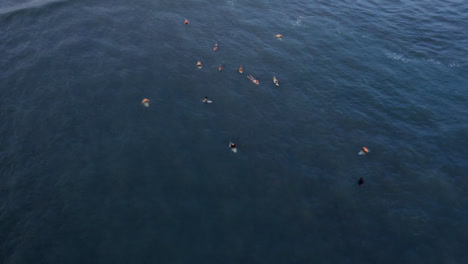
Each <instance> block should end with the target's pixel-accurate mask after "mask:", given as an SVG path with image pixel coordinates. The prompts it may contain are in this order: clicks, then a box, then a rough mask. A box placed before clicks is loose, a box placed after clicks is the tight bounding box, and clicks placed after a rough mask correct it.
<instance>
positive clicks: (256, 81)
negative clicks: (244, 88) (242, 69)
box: [247, 75, 260, 85]
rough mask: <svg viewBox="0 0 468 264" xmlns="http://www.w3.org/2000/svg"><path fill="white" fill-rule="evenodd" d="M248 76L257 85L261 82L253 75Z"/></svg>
mask: <svg viewBox="0 0 468 264" xmlns="http://www.w3.org/2000/svg"><path fill="white" fill-rule="evenodd" d="M247 78H249V80H250V81H252V82H253V83H255V84H256V85H259V84H260V82H259V81H258V80H256V79H255V78H254V77H253V76H252V75H249V76H247Z"/></svg>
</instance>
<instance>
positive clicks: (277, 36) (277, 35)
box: [275, 34, 283, 39]
mask: <svg viewBox="0 0 468 264" xmlns="http://www.w3.org/2000/svg"><path fill="white" fill-rule="evenodd" d="M282 37H283V35H281V34H276V35H275V38H277V39H281V38H282Z"/></svg>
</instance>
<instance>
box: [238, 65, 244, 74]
mask: <svg viewBox="0 0 468 264" xmlns="http://www.w3.org/2000/svg"><path fill="white" fill-rule="evenodd" d="M237 70H238V71H239V73H244V67H243V66H242V65H241V66H240V67H239V69H237Z"/></svg>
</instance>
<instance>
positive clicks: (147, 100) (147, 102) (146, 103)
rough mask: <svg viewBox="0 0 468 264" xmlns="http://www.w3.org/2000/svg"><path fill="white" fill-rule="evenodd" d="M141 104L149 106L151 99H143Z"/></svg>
mask: <svg viewBox="0 0 468 264" xmlns="http://www.w3.org/2000/svg"><path fill="white" fill-rule="evenodd" d="M141 104H142V105H144V106H145V107H148V106H149V104H150V100H149V99H147V98H145V99H143V100H142V101H141Z"/></svg>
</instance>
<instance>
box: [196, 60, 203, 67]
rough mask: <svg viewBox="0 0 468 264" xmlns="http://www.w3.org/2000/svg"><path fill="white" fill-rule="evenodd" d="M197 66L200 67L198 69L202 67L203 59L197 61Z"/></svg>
mask: <svg viewBox="0 0 468 264" xmlns="http://www.w3.org/2000/svg"><path fill="white" fill-rule="evenodd" d="M197 67H198V69H201V67H202V63H201V61H198V62H197Z"/></svg>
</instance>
